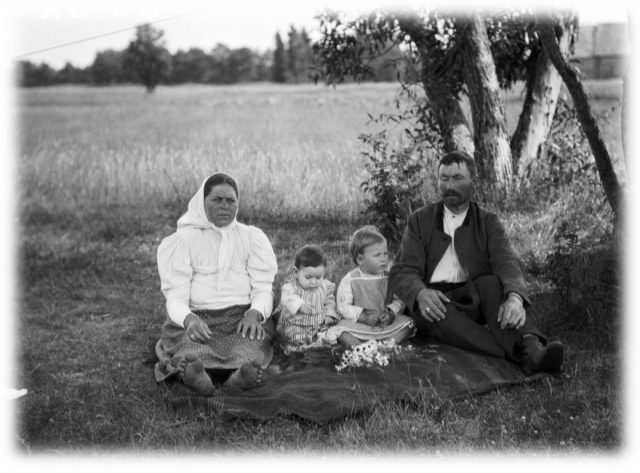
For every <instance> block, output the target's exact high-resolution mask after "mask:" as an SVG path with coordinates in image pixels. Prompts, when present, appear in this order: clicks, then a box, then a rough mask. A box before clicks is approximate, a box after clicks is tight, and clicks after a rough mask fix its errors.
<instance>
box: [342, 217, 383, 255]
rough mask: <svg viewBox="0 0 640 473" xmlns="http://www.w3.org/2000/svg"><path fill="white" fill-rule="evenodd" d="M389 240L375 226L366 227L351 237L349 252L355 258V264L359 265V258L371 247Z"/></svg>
mask: <svg viewBox="0 0 640 473" xmlns="http://www.w3.org/2000/svg"><path fill="white" fill-rule="evenodd" d="M386 241H387V239H386V238H385V237H384V236H383V235H382V233H380V232H379V231H378V229H377V228H376V227H374V226H373V225H365V226H364V227H361V228H359V229H358V230H356V231H355V232H354V234H353V235H351V239H350V240H349V252H350V253H351V257H352V258H353V262H354V263H355V264H358V256H359V255H361V254H362V253H363V252H364V250H365V249H366V248H367V247H368V246H371V245H375V244H378V243H386Z"/></svg>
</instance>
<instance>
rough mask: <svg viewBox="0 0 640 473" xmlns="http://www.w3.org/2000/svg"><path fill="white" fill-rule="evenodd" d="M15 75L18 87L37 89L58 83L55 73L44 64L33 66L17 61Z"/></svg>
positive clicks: (30, 63)
mask: <svg viewBox="0 0 640 473" xmlns="http://www.w3.org/2000/svg"><path fill="white" fill-rule="evenodd" d="M15 75H16V79H17V83H18V84H19V85H20V87H38V86H42V85H54V84H57V83H59V82H58V80H57V78H56V71H55V70H54V69H52V68H51V67H50V66H49V65H48V64H46V63H40V64H33V63H32V62H29V61H18V62H17V64H16V70H15Z"/></svg>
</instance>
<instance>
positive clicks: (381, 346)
mask: <svg viewBox="0 0 640 473" xmlns="http://www.w3.org/2000/svg"><path fill="white" fill-rule="evenodd" d="M412 349H413V347H412V346H411V345H407V346H405V347H402V346H399V345H396V343H395V341H394V340H383V341H378V340H368V341H366V342H364V343H361V344H360V345H356V346H355V347H353V348H351V349H349V350H345V352H344V353H343V354H342V357H341V358H340V363H339V364H338V365H336V371H338V373H340V372H342V371H343V370H345V369H347V368H349V367H354V368H355V367H372V366H387V365H388V364H389V358H390V357H392V356H393V355H396V354H399V353H401V352H402V351H403V350H406V351H410V350H412Z"/></svg>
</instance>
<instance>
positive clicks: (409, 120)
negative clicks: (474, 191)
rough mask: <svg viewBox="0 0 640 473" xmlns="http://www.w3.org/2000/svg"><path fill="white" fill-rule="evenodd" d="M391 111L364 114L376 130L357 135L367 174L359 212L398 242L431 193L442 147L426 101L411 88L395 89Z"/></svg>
mask: <svg viewBox="0 0 640 473" xmlns="http://www.w3.org/2000/svg"><path fill="white" fill-rule="evenodd" d="M395 107H396V110H397V113H393V114H381V115H379V116H378V117H373V116H371V115H370V116H369V118H370V120H371V122H372V123H374V124H376V125H379V126H382V127H383V129H382V131H379V132H377V133H369V134H362V135H360V140H361V141H362V142H363V143H364V144H365V145H367V146H368V147H369V150H367V151H363V152H362V155H363V156H365V157H366V158H367V164H366V168H367V170H368V172H369V178H368V179H367V180H366V181H364V182H363V183H362V184H361V188H362V190H363V191H364V192H365V194H366V198H365V203H366V204H367V207H366V209H365V212H364V213H365V214H366V215H367V216H368V218H369V221H372V222H373V223H375V224H376V225H377V226H378V228H379V229H380V231H381V232H382V233H383V235H384V236H385V237H386V238H387V239H388V240H389V241H390V243H392V244H393V243H397V242H399V241H400V239H401V238H402V233H403V231H404V227H405V224H406V222H407V218H408V217H409V214H411V212H413V211H414V210H417V209H418V208H420V207H422V206H423V205H425V203H426V202H427V201H429V200H430V199H431V197H432V196H433V195H435V185H434V184H433V183H434V182H435V176H434V175H433V168H434V164H435V162H436V161H437V159H438V156H439V155H440V154H441V153H442V147H443V140H442V137H441V136H440V133H439V132H438V131H437V127H436V125H435V120H434V118H433V116H432V113H431V110H430V109H429V107H428V104H427V102H426V99H425V98H424V97H421V96H419V95H418V94H417V92H416V91H415V89H412V88H411V87H410V86H408V85H403V86H402V87H400V89H399V92H398V94H397V95H396V99H395ZM389 128H390V129H389ZM399 128H400V130H398V129H399Z"/></svg>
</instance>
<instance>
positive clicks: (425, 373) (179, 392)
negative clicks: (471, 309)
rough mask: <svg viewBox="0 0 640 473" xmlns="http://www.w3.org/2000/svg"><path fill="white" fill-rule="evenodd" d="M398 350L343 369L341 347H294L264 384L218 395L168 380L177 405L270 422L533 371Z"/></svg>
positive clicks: (417, 348) (466, 387) (436, 393)
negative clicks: (383, 360) (385, 358)
mask: <svg viewBox="0 0 640 473" xmlns="http://www.w3.org/2000/svg"><path fill="white" fill-rule="evenodd" d="M411 345H412V349H411V350H408V351H402V352H401V353H398V354H396V355H394V356H393V357H392V358H391V359H390V361H389V364H388V365H387V366H373V367H366V368H365V367H357V368H354V367H349V368H347V369H344V370H342V371H341V372H340V373H338V372H337V370H336V368H335V366H336V365H337V364H338V362H339V360H340V352H338V351H336V350H335V349H333V350H332V349H331V348H318V349H314V350H309V351H307V352H304V353H293V354H291V355H289V356H288V359H287V360H286V361H285V362H284V365H285V366H284V371H283V372H282V373H281V374H279V375H277V376H275V377H273V378H271V379H270V380H269V382H268V383H266V384H265V385H263V386H260V387H259V388H256V389H252V390H247V391H243V392H241V393H234V394H233V395H230V394H227V393H225V392H224V390H221V391H220V393H218V394H216V395H215V396H212V397H204V396H199V395H197V394H195V393H194V392H193V391H192V390H191V389H189V388H188V387H186V386H184V385H183V384H182V383H180V382H165V383H162V385H163V386H164V389H165V398H166V400H167V401H168V403H169V404H170V405H172V406H173V407H174V408H177V409H187V410H197V411H199V412H200V411H203V410H204V411H208V412H215V413H217V414H219V415H222V416H223V417H224V418H227V419H229V418H253V419H258V420H267V419H271V418H274V417H276V416H278V415H290V414H293V415H296V416H299V417H301V418H303V419H306V420H309V421H313V422H316V423H324V422H329V421H332V420H335V419H339V418H343V417H346V416H350V415H353V414H357V413H359V412H362V411H365V410H368V409H370V408H372V407H374V406H376V405H380V404H383V403H385V402H389V401H393V400H397V399H406V400H411V399H416V398H418V397H422V399H425V398H426V399H429V398H434V399H435V398H441V397H447V398H456V397H461V396H467V395H474V394H480V393H484V392H487V391H490V390H493V389H496V388H498V387H501V386H506V385H512V384H516V383H521V382H524V381H527V380H529V379H532V377H526V376H525V375H524V373H523V372H522V370H521V369H520V367H519V366H517V365H515V364H513V363H510V362H508V361H507V360H504V359H500V358H495V357H490V356H484V355H481V354H477V353H471V352H467V351H464V350H461V349H458V348H455V347H452V346H449V345H445V344H441V343H433V341H429V340H422V341H421V340H415V339H414V340H412V343H411Z"/></svg>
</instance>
